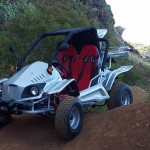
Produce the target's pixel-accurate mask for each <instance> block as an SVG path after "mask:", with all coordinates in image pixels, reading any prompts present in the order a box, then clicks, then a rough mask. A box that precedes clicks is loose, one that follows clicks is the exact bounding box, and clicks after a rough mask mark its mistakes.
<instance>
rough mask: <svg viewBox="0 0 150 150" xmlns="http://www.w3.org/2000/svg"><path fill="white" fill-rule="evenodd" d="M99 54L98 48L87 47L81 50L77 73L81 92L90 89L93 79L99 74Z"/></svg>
mask: <svg viewBox="0 0 150 150" xmlns="http://www.w3.org/2000/svg"><path fill="white" fill-rule="evenodd" d="M98 57H99V52H98V49H97V47H96V46H94V45H87V46H84V47H83V48H82V50H81V53H80V56H79V58H78V64H77V68H76V73H75V79H76V81H77V84H78V88H79V91H82V90H84V89H86V88H88V86H89V83H90V80H91V78H93V77H94V76H95V74H96V72H97V61H98Z"/></svg>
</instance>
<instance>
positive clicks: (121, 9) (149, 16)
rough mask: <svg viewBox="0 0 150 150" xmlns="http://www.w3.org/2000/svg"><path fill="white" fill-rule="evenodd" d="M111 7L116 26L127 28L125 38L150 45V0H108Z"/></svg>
mask: <svg viewBox="0 0 150 150" xmlns="http://www.w3.org/2000/svg"><path fill="white" fill-rule="evenodd" d="M106 2H107V4H109V5H110V6H111V10H112V12H113V15H114V19H115V22H116V23H115V26H122V27H123V28H125V30H124V33H123V38H124V39H125V40H126V41H128V42H132V43H139V44H148V45H150V0H106Z"/></svg>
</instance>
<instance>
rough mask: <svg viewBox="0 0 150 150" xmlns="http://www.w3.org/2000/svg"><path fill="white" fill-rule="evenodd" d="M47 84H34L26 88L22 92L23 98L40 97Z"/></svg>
mask: <svg viewBox="0 0 150 150" xmlns="http://www.w3.org/2000/svg"><path fill="white" fill-rule="evenodd" d="M45 84H46V83H39V84H33V85H29V86H27V87H25V89H24V90H23V92H22V95H21V98H27V97H33V96H38V95H40V94H41V92H42V90H43V88H44V86H45Z"/></svg>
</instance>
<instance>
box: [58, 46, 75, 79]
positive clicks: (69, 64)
mask: <svg viewBox="0 0 150 150" xmlns="http://www.w3.org/2000/svg"><path fill="white" fill-rule="evenodd" d="M77 60H78V57H77V52H76V49H75V47H74V46H72V45H69V48H68V49H66V50H63V51H60V52H59V53H58V61H59V62H60V63H62V64H63V65H64V66H65V67H66V68H67V69H68V71H69V74H70V76H69V77H70V78H74V77H75V70H76V66H77ZM59 69H60V71H61V72H62V73H63V74H64V76H65V77H66V76H67V73H66V71H65V69H64V68H63V67H61V66H59Z"/></svg>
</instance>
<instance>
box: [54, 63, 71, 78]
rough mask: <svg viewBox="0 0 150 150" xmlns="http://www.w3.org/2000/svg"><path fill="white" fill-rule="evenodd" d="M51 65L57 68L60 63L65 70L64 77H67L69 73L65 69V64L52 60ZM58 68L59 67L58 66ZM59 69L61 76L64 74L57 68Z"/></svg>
mask: <svg viewBox="0 0 150 150" xmlns="http://www.w3.org/2000/svg"><path fill="white" fill-rule="evenodd" d="M52 65H53V66H54V67H56V68H58V66H59V65H60V66H61V67H62V68H63V69H64V70H65V71H66V74H67V75H66V77H65V78H67V79H68V78H69V76H70V74H69V71H68V69H67V67H66V66H65V65H63V64H62V63H60V62H58V61H53V62H52ZM58 69H59V68H58ZM59 71H60V72H61V74H62V76H64V74H63V73H62V71H61V70H60V69H59Z"/></svg>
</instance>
